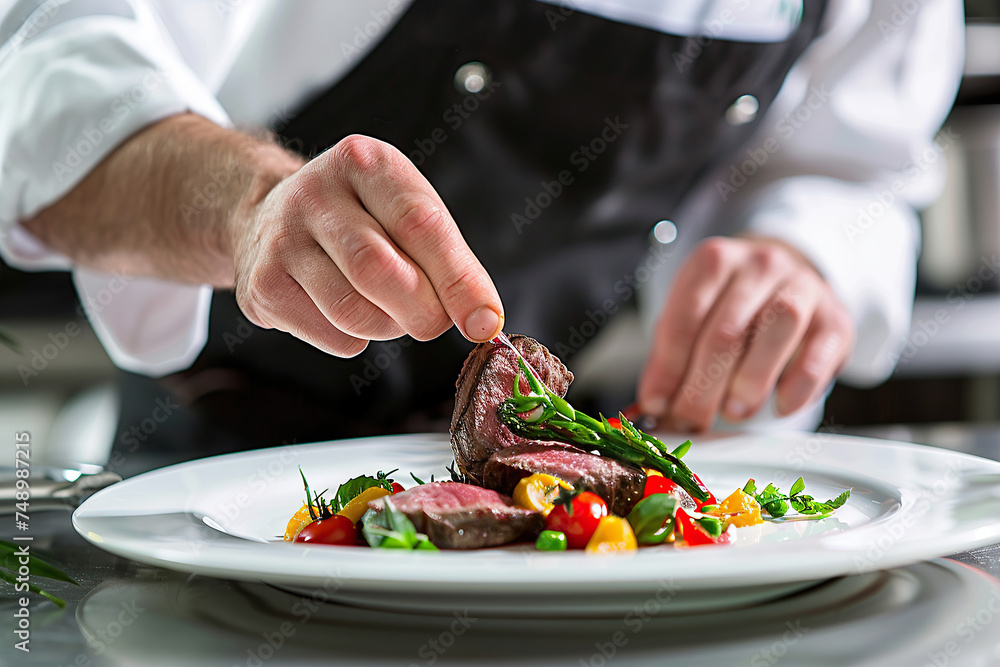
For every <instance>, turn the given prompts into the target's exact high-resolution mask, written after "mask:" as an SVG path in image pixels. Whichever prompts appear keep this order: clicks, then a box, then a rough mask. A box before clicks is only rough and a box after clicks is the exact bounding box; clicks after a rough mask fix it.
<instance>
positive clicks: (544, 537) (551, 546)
mask: <svg viewBox="0 0 1000 667" xmlns="http://www.w3.org/2000/svg"><path fill="white" fill-rule="evenodd" d="M535 548H536V549H538V550H539V551H566V534H565V533H560V532H559V531H558V530H543V531H542V534H541V535H539V536H538V539H537V540H536V541H535Z"/></svg>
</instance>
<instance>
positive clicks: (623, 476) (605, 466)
mask: <svg viewBox="0 0 1000 667" xmlns="http://www.w3.org/2000/svg"><path fill="white" fill-rule="evenodd" d="M536 472H542V473H547V474H549V475H552V476H553V477H558V478H559V479H562V480H564V481H567V482H569V483H570V484H576V485H582V486H584V487H586V488H587V489H588V490H590V491H593V492H594V493H596V494H597V495H599V496H600V497H601V498H603V499H604V501H605V502H606V503H607V504H608V508H609V509H610V510H611V512H612V513H613V514H617V515H618V516H625V515H626V514H628V512H629V510H631V509H632V506H633V505H635V504H636V503H637V502H638V501H639V500H640V499H641V498H642V492H643V488H644V487H645V485H646V473H644V472H643V471H642V470H640V469H639V468H636V467H634V466H631V465H629V464H627V463H622V462H620V461H616V460H615V459H611V458H607V457H604V456H595V455H594V454H588V453H586V452H583V451H580V450H579V449H577V448H575V447H571V446H570V445H564V444H561V443H555V442H545V443H542V442H527V443H524V444H519V445H512V446H510V447H505V448H504V449H501V450H498V451H496V452H493V455H492V456H490V458H489V460H488V461H487V462H486V466H485V468H484V472H483V484H484V485H485V486H488V487H489V488H491V489H496V490H497V491H500V492H501V493H507V494H510V493H512V492H513V491H514V487H515V486H517V483H518V481H520V479H521V478H522V477H527V476H528V475H530V474H532V473H536Z"/></svg>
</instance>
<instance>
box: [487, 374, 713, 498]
mask: <svg viewBox="0 0 1000 667" xmlns="http://www.w3.org/2000/svg"><path fill="white" fill-rule="evenodd" d="M517 357H518V359H517V362H518V364H519V365H520V367H521V372H522V373H523V374H524V375H525V377H526V379H527V382H528V387H529V388H530V392H529V393H528V394H527V395H525V394H522V393H521V388H520V374H519V375H518V377H516V378H514V390H513V395H512V396H511V397H510V398H508V399H507V400H505V401H504V402H503V403H501V404H500V407H499V408H498V409H497V415H498V416H499V418H500V421H501V422H502V423H503V424H504V425H505V426H507V428H509V429H510V430H511V431H512V432H514V433H515V434H517V435H519V436H521V437H523V438H532V439H534V440H554V441H558V442H567V443H570V444H574V445H578V446H580V447H582V448H584V449H587V450H591V449H596V450H597V451H599V452H600V453H601V454H603V455H605V456H610V457H612V458H615V459H618V460H620V461H625V462H627V463H632V464H635V465H639V466H644V467H646V468H653V469H654V470H659V471H660V472H661V473H663V475H664V476H665V477H667V478H668V479H670V480H672V481H673V482H675V483H676V484H678V485H679V486H680V487H681V488H683V489H684V490H685V491H687V492H688V493H689V494H691V496H692V497H693V498H694V499H695V500H700V501H704V500H707V499H708V489H706V488H705V486H704V485H703V484H701V482H699V481H698V480H697V478H695V476H694V473H693V472H691V469H690V468H688V467H687V465H686V464H685V463H684V462H683V461H681V460H680V459H679V458H678V457H677V456H675V455H674V454H672V453H671V452H669V451H668V450H667V446H666V445H665V444H663V443H662V442H661V441H659V440H658V439H656V438H654V437H653V436H651V435H648V434H646V433H643V432H642V431H640V430H639V429H637V428H635V426H634V425H633V424H632V422H630V421H629V420H628V419H626V418H625V415H624V414H621V413H619V419H620V420H621V429H620V430H619V429H617V428H614V427H613V426H611V424H609V423H608V420H607V419H605V418H604V416H603V415H601V418H600V420H597V419H594V418H593V417H591V416H589V415H587V414H584V413H583V412H580V411H579V410H575V409H573V406H571V405H570V404H569V403H568V402H567V401H566V400H565V399H564V398H562V397H561V396H559V395H558V394H555V393H553V392H552V390H550V389H549V388H548V387H546V386H545V384H544V383H543V382H541V381H540V380H539V379H538V377H537V376H536V375H535V374H534V373H533V372H532V370H531V368H529V367H528V365H527V363H526V362H525V361H524V358H523V357H521V356H520V355H517ZM522 415H524V416H523V417H522ZM687 447H690V443H684V444H683V445H681V446H680V447H678V448H677V449H676V450H674V451H680V450H683V451H687V449H686V448H687Z"/></svg>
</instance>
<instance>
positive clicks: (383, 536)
mask: <svg viewBox="0 0 1000 667" xmlns="http://www.w3.org/2000/svg"><path fill="white" fill-rule="evenodd" d="M361 526H362V528H361V533H362V535H364V537H365V541H366V542H368V544H369V545H370V546H372V547H376V548H380V549H419V550H427V551H437V547H436V546H434V545H433V544H432V543H431V541H430V540H429V539H427V536H426V535H424V534H423V533H418V532H417V529H416V527H415V526H414V525H413V522H412V521H410V520H409V519H408V518H407V516H406V515H405V514H403V513H402V512H400V511H399V510H398V509H396V507H395V505H393V504H392V501H391V500H389V499H388V498H386V499H385V503H384V506H383V509H382V511H381V512H376V511H374V510H368V511H367V512H365V515H364V516H363V517H361Z"/></svg>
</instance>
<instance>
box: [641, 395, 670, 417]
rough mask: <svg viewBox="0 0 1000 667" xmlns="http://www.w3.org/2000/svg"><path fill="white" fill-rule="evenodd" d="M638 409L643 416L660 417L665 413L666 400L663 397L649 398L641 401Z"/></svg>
mask: <svg viewBox="0 0 1000 667" xmlns="http://www.w3.org/2000/svg"><path fill="white" fill-rule="evenodd" d="M640 407H641V408H642V412H643V414H647V415H650V416H652V417H662V416H663V415H665V414H666V413H667V398H666V397H665V396H651V397H649V398H647V399H646V400H644V401H642V403H641V405H640Z"/></svg>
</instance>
